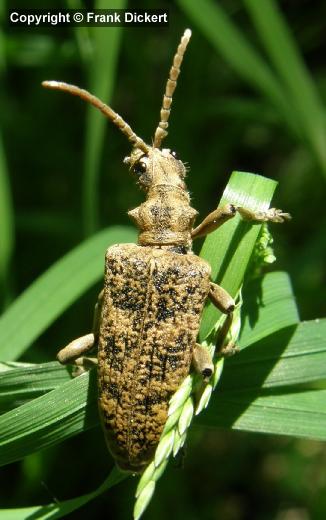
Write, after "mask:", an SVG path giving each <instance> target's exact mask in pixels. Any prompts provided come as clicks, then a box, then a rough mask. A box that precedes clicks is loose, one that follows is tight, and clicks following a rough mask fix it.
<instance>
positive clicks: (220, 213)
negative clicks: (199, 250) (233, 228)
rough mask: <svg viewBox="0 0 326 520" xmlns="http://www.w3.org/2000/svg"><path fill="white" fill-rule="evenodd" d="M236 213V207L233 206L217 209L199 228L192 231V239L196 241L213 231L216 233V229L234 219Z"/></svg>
mask: <svg viewBox="0 0 326 520" xmlns="http://www.w3.org/2000/svg"><path fill="white" fill-rule="evenodd" d="M236 212H237V210H236V207H235V206H233V204H226V206H222V207H221V208H217V209H215V210H214V211H212V212H211V213H210V214H209V215H207V217H206V218H205V219H204V220H203V221H202V222H201V223H200V224H199V226H197V227H196V228H195V229H193V230H192V232H191V237H192V238H193V239H195V238H198V237H203V236H205V235H208V233H212V231H215V229H217V228H219V227H220V226H221V225H222V224H224V222H227V221H228V220H230V218H233V217H234V215H235V214H236Z"/></svg>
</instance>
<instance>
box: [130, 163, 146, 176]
mask: <svg viewBox="0 0 326 520" xmlns="http://www.w3.org/2000/svg"><path fill="white" fill-rule="evenodd" d="M146 170H147V163H146V161H144V159H141V160H140V161H138V162H136V163H135V164H134V166H133V172H134V173H136V174H137V175H141V174H142V173H145V171H146Z"/></svg>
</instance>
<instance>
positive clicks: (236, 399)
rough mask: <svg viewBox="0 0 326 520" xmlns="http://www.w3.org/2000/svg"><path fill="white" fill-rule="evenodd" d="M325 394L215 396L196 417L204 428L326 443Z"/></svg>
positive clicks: (293, 393) (308, 392) (321, 392)
mask: <svg viewBox="0 0 326 520" xmlns="http://www.w3.org/2000/svg"><path fill="white" fill-rule="evenodd" d="M325 400H326V390H309V391H304V390H303V391H297V392H296V391H293V392H292V393H291V392H289V393H280V394H275V395H273V394H271V395H269V394H267V395H261V396H259V397H256V396H255V395H254V394H252V393H249V392H248V393H244V392H241V393H240V392H239V393H237V394H236V393H232V395H231V394H230V395H229V394H228V395H227V394H223V395H222V394H221V395H218V393H217V395H216V398H215V399H214V403H212V404H211V406H210V408H209V409H208V410H207V412H206V413H205V414H203V415H202V416H201V417H200V422H201V424H203V425H205V426H214V427H216V426H219V427H223V428H225V427H226V428H230V427H231V428H233V429H235V430H244V431H252V432H259V433H273V434H277V435H291V436H293V437H305V438H308V439H316V440H322V441H325V440H326V411H325Z"/></svg>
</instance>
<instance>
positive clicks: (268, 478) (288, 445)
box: [0, 0, 326, 520]
mask: <svg viewBox="0 0 326 520" xmlns="http://www.w3.org/2000/svg"><path fill="white" fill-rule="evenodd" d="M80 5H81V3H78V2H75V1H73V0H71V2H67V3H65V2H62V3H61V2H50V1H48V2H47V3H46V6H45V5H44V4H43V3H42V2H34V3H33V7H38V6H39V7H42V8H44V7H46V8H50V7H53V8H59V7H78V6H80ZM83 6H84V7H85V6H86V7H89V8H92V7H94V4H92V3H91V2H87V3H85V4H83ZM130 6H131V8H132V9H135V8H136V5H134V3H131V4H130ZM130 6H129V7H130ZM277 6H278V8H279V10H278V9H277ZM9 7H21V8H25V7H26V6H25V3H24V2H15V4H14V6H12V5H11V3H7V5H5V4H1V7H0V9H1V12H0V16H1V18H2V21H3V23H2V31H1V34H0V73H1V84H0V103H1V120H0V132H1V141H2V142H1V143H0V145H1V146H0V248H1V264H0V269H1V272H0V283H1V289H2V290H1V305H2V306H3V308H5V307H6V306H7V305H9V304H10V301H12V300H13V299H14V298H15V296H16V295H18V294H20V293H21V292H22V291H23V290H24V289H25V288H26V287H28V285H29V284H30V283H31V282H32V281H33V280H34V279H35V278H36V277H37V276H39V275H40V274H41V273H42V272H43V271H44V270H45V269H47V268H48V267H49V266H50V265H51V264H52V263H53V262H55V261H56V260H57V259H59V258H60V257H61V256H62V255H63V254H65V253H66V252H68V251H69V250H70V249H71V248H73V247H74V246H75V245H77V244H78V243H80V242H81V241H82V240H83V238H85V236H87V235H90V234H92V233H94V232H95V231H96V230H97V229H100V228H101V227H104V226H108V225H112V224H121V223H128V218H127V215H126V212H127V210H128V209H131V208H132V207H134V206H136V205H138V204H139V203H140V202H141V200H142V194H141V193H140V192H139V190H138V188H137V187H136V186H135V184H134V183H133V180H132V178H131V176H130V175H129V173H128V171H127V169H126V168H125V166H124V165H123V164H122V159H123V158H124V157H125V156H126V155H127V154H128V152H129V150H130V147H129V144H128V142H127V141H126V138H125V137H124V136H123V135H122V134H121V133H120V132H119V131H117V129H116V128H114V126H113V125H111V124H107V122H106V121H105V119H104V118H102V117H101V115H98V114H97V113H96V112H95V110H94V109H91V110H89V109H88V107H86V106H85V105H84V104H83V103H82V102H80V101H79V100H77V99H75V98H72V97H70V96H68V95H65V94H61V93H56V92H50V91H46V90H44V89H42V88H41V86H40V83H41V81H42V80H44V79H57V80H63V81H67V82H70V83H75V84H77V85H79V86H82V87H85V88H88V89H90V90H91V91H92V92H93V93H94V94H96V95H98V96H99V97H102V98H103V100H105V101H110V104H111V105H112V107H113V108H114V109H115V110H116V111H117V112H118V113H120V114H121V115H122V117H123V118H125V119H126V120H127V121H128V122H129V124H130V125H131V126H132V128H133V130H134V131H135V132H136V133H137V134H138V135H140V136H141V137H142V138H143V139H144V140H145V141H147V142H148V143H150V142H151V138H152V136H153V133H154V130H155V128H156V125H157V123H158V119H159V110H160V106H161V101H162V96H163V90H164V86H165V82H166V79H167V75H168V70H169V67H170V64H171V59H172V56H173V54H174V52H175V49H176V46H177V43H178V41H179V39H180V36H181V34H182V32H183V31H184V29H185V28H186V27H190V28H191V29H192V31H193V36H192V40H191V42H190V45H189V48H188V50H187V54H186V56H185V60H184V63H183V66H182V73H181V76H180V80H179V83H178V88H177V90H176V93H175V96H174V102H173V110H172V114H171V119H170V133H169V136H168V138H167V139H166V141H165V144H166V146H169V147H171V148H173V149H175V150H176V151H177V152H178V155H179V156H180V158H181V159H182V160H183V161H185V162H187V163H188V165H189V166H190V172H189V174H188V186H189V190H190V192H191V195H192V204H193V206H194V207H196V208H197V209H198V210H199V212H200V217H204V216H205V215H206V214H207V213H208V212H209V211H211V210H212V209H214V207H215V206H216V201H217V200H218V199H219V197H220V195H221V192H222V190H223V187H224V186H225V184H226V182H227V180H228V178H229V175H230V173H231V172H232V170H244V171H252V172H255V173H261V174H263V175H265V176H267V177H271V178H273V179H277V180H278V181H279V183H280V185H279V188H278V191H277V194H276V197H275V199H274V205H275V206H276V207H281V208H282V209H284V210H286V211H289V212H290V213H291V214H292V215H293V220H292V221H291V223H290V224H287V225H284V226H281V227H274V228H273V236H274V240H275V250H276V255H277V259H278V260H277V266H276V268H277V269H282V270H287V271H288V272H289V274H290V276H291V279H292V282H293V286H294V292H295V294H296V297H297V302H298V307H299V311H300V316H301V319H312V318H315V317H321V316H325V311H326V305H325V303H326V302H325V289H324V288H325V254H324V253H325V249H326V233H325V228H326V226H325V220H326V216H325V210H324V208H325V201H324V199H325V176H326V155H325V147H324V145H325V141H324V139H325V112H324V106H323V100H324V98H325V96H326V70H325V62H324V56H325V41H324V40H325V26H324V21H325V16H326V5H325V3H324V2H321V1H315V2H309V1H308V0H287V1H279V2H278V4H277V3H276V2H272V1H270V0H264V2H258V1H257V0H246V1H243V2H241V1H240V0H223V1H219V2H215V3H214V2H208V1H207V0H205V1H204V0H202V1H197V2H194V1H190V0H189V1H186V0H180V1H179V2H173V3H172V2H165V1H162V2H155V5H154V4H153V2H150V1H149V0H148V1H144V0H143V1H141V2H137V7H141V8H150V7H152V8H153V7H165V8H167V7H168V8H169V9H170V25H169V27H168V28H150V27H142V28H139V27H135V28H114V29H113V28H94V29H93V28H92V29H89V28H77V29H73V28H65V27H60V28H59V27H50V28H42V29H40V28H39V29H31V28H13V27H9V26H8V24H7V23H6V19H7V9H8V8H9ZM96 7H102V8H110V7H112V8H117V7H124V3H123V2H116V3H113V2H109V1H107V2H103V1H98V2H97V4H96ZM99 289H100V286H97V287H94V288H93V289H92V290H91V291H89V292H88V293H87V294H86V295H85V296H83V297H82V298H81V299H80V300H79V301H78V302H77V303H75V304H74V305H73V306H72V307H71V308H69V310H68V311H67V312H66V313H65V314H64V316H62V317H60V319H58V320H57V321H56V322H55V323H54V325H52V326H51V327H50V328H49V330H48V331H46V333H44V334H43V335H42V336H41V337H40V338H39V339H38V341H37V342H36V344H35V347H34V348H33V349H31V350H29V351H28V352H27V353H26V354H25V355H24V360H27V361H33V362H41V361H49V360H52V359H54V357H55V353H56V352H57V350H58V348H59V347H60V346H62V345H64V344H65V343H66V342H67V341H69V340H70V339H71V338H75V337H77V336H79V335H81V334H84V333H85V332H87V331H88V330H89V329H90V326H91V321H92V307H93V303H94V301H95V298H96V294H97V292H98V291H99ZM325 463H326V449H325V446H324V445H323V444H322V443H317V442H311V441H305V440H295V439H290V438H285V437H284V438H281V437H271V436H259V435H255V434H250V435H249V434H244V433H235V432H230V431H227V432H222V431H216V430H212V431H207V430H205V431H203V430H202V429H200V428H198V427H197V428H196V427H195V428H194V429H193V431H192V434H191V435H190V438H189V442H188V446H187V447H186V451H185V456H184V459H183V460H181V459H180V460H179V461H178V462H177V463H176V464H170V467H169V469H168V470H167V473H166V474H165V476H164V478H162V480H161V481H160V483H159V485H158V487H157V491H156V494H155V497H154V499H153V502H152V504H151V506H150V507H149V509H148V511H147V512H146V513H145V515H144V518H145V519H146V518H148V519H150V518H156V519H160V518H166V517H167V516H168V515H169V517H171V518H189V519H197V518H200V519H203V520H209V519H221V520H224V519H225V520H238V519H247V518H248V519H249V518H250V519H277V520H306V519H310V518H311V519H315V518H316V519H319V518H325V516H326V493H325V491H326V471H325ZM111 466H112V461H111V458H110V455H109V454H106V451H105V446H104V441H103V439H102V435H101V432H100V430H99V429H96V430H94V431H88V432H87V433H85V434H84V435H82V436H80V437H75V438H73V439H70V440H69V441H67V442H65V443H64V444H62V445H60V446H59V447H55V448H51V449H48V450H45V451H43V452H40V453H37V454H35V455H32V456H30V457H28V458H26V459H25V460H24V461H22V462H20V463H16V464H13V465H11V466H8V467H6V468H3V469H2V470H1V474H0V489H1V506H2V507H20V506H23V505H24V506H25V505H35V504H41V503H48V502H51V501H53V499H56V498H57V499H59V500H62V499H65V498H69V497H73V496H77V495H80V494H82V493H84V492H87V491H89V490H91V489H93V488H94V487H96V486H97V485H98V484H99V483H100V482H102V480H103V479H104V478H105V476H106V475H107V473H108V470H109V468H110V467H111ZM135 485H136V482H135V481H133V480H132V479H129V480H128V481H126V482H123V483H122V484H120V485H119V486H118V487H116V488H114V489H113V490H112V491H111V492H110V493H107V494H106V495H102V496H101V497H100V498H98V499H97V500H96V501H94V502H92V503H90V504H88V505H87V506H85V507H84V508H82V509H81V510H79V511H78V512H76V513H73V514H71V515H70V516H71V517H72V518H73V517H74V516H75V517H76V518H77V517H78V518H88V517H89V516H90V515H92V516H93V517H94V518H100V515H101V514H102V515H103V511H105V514H106V515H107V516H108V517H110V518H117V519H120V518H121V519H124V518H129V517H130V512H131V509H132V495H133V490H134V487H135Z"/></svg>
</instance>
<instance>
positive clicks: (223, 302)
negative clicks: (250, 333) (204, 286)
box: [208, 282, 238, 356]
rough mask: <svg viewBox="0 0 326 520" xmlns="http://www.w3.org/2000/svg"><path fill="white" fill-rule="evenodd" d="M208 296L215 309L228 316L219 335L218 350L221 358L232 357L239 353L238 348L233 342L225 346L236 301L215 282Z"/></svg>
mask: <svg viewBox="0 0 326 520" xmlns="http://www.w3.org/2000/svg"><path fill="white" fill-rule="evenodd" d="M208 296H209V298H210V300H211V302H212V303H213V304H214V305H215V307H217V308H218V309H219V310H220V311H221V312H223V313H224V314H226V315H227V316H226V318H225V320H224V323H223V325H222V327H221V329H220V330H219V333H218V337H217V341H216V350H217V352H218V353H219V354H220V355H221V356H232V355H233V354H235V353H236V352H238V347H237V346H236V345H235V344H234V343H233V341H231V342H229V343H227V344H226V345H225V340H226V337H227V334H228V332H229V330H230V327H231V325H232V319H233V311H234V308H235V302H234V299H233V298H232V296H230V295H229V293H228V292H227V291H226V290H225V289H223V288H222V287H220V286H219V285H217V284H216V283H213V282H211V287H210V291H209V294H208Z"/></svg>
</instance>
